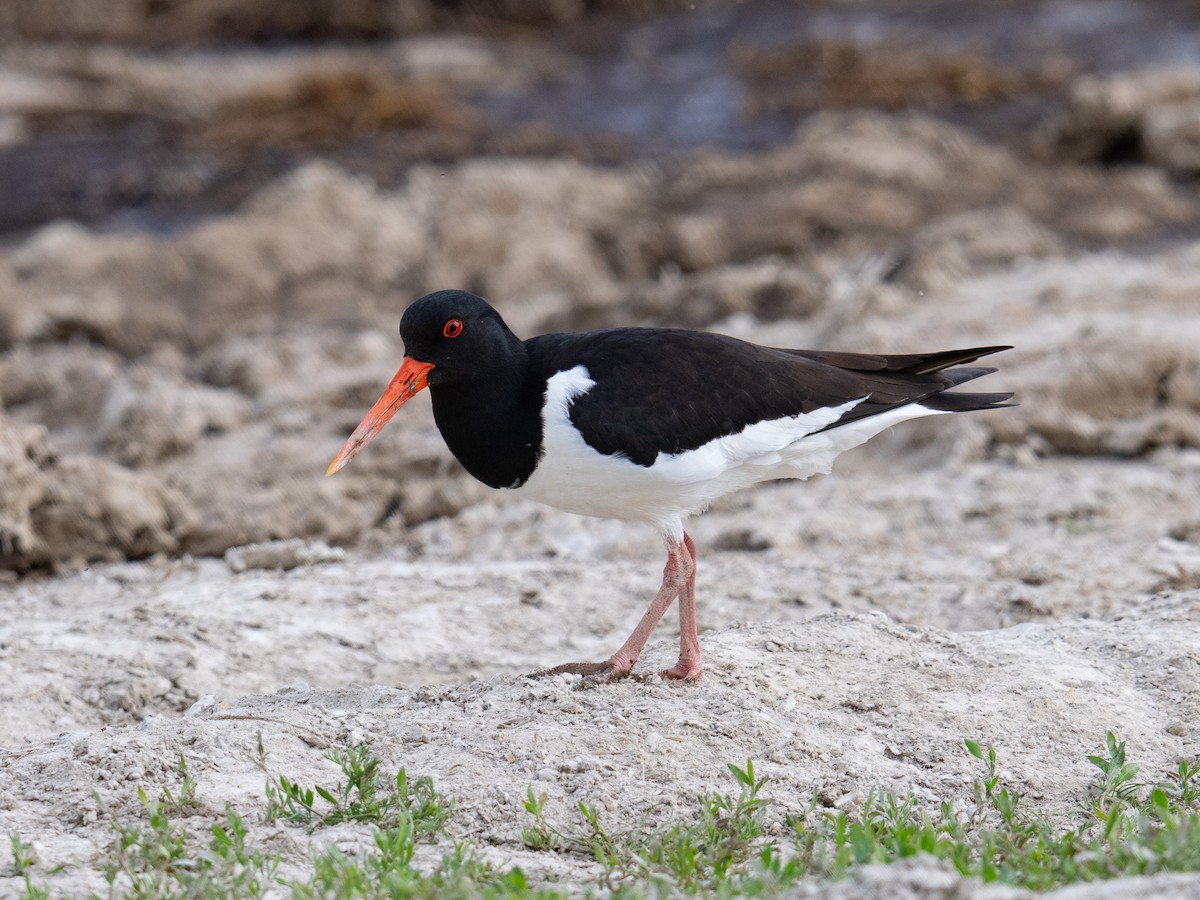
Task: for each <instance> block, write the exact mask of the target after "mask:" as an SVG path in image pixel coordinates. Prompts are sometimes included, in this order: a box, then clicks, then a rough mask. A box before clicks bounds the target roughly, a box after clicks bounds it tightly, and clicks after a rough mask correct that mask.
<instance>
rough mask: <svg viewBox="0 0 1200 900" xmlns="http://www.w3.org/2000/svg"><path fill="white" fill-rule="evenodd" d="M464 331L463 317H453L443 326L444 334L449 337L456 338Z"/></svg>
mask: <svg viewBox="0 0 1200 900" xmlns="http://www.w3.org/2000/svg"><path fill="white" fill-rule="evenodd" d="M462 333H463V323H462V319H451V320H450V321H449V322H447V323H446V324H445V325H443V326H442V334H444V335H445V336H446V337H448V338H456V337H458V336H459V335H460V334H462Z"/></svg>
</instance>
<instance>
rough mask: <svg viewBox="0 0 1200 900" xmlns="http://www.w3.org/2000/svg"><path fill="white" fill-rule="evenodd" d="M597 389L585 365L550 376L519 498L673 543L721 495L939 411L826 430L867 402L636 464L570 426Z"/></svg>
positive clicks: (895, 413)
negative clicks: (534, 462) (538, 447)
mask: <svg viewBox="0 0 1200 900" xmlns="http://www.w3.org/2000/svg"><path fill="white" fill-rule="evenodd" d="M595 384H596V382H594V381H593V380H592V379H591V377H590V375H589V374H588V371H587V369H586V368H585V367H584V366H581V365H580V366H576V367H575V368H573V369H570V370H569V371H566V372H559V373H558V374H556V375H554V376H553V377H551V378H550V380H549V382H548V383H547V385H546V400H545V403H544V404H543V406H542V429H543V434H542V457H541V459H540V460H539V462H538V466H537V468H536V469H535V470H534V472H533V475H531V476H530V477H529V479H528V480H527V481H526V482H525V484H523V485H522V486H521V487H520V488H517V489H516V492H517V493H518V494H519V495H520V496H522V497H527V498H529V499H531V500H537V501H538V502H540V503H545V504H546V505H548V506H553V507H556V508H557V509H562V510H566V511H567V512H573V513H578V514H580V515H585V516H600V517H603V518H611V519H625V520H628V521H637V522H648V523H650V524H651V525H654V526H655V527H657V528H658V529H660V530H661V531H662V532H663V533H664V534H666V535H668V536H671V537H674V538H675V539H676V540H680V539H682V537H683V522H684V520H685V519H686V518H687V517H689V516H692V515H695V514H697V513H700V512H702V511H703V510H704V509H706V508H707V507H708V505H709V504H710V503H712V502H713V501H714V500H716V499H717V498H718V497H720V496H722V495H723V494H727V493H729V492H731V491H736V490H740V489H741V488H745V487H749V486H751V485H753V484H758V483H759V482H761V481H773V480H775V479H778V478H808V477H809V476H812V475H817V474H821V473H825V472H828V471H829V470H830V468H831V467H832V466H833V461H834V459H836V458H837V456H838V455H839V454H841V453H842V452H844V451H846V450H849V449H850V448H851V447H857V446H858V445H859V444H861V443H863V442H864V441H866V440H868V439H870V438H872V437H874V436H875V435H877V434H879V432H881V431H883V430H884V429H885V428H888V427H890V426H892V425H895V424H896V423H897V422H903V421H905V420H907V419H915V418H918V417H920V416H928V415H935V414H937V413H939V412H941V411H940V410H932V409H926V408H925V407H923V406H921V405H919V404H917V403H910V404H908V405H907V406H901V407H899V408H897V409H893V410H891V411H889V412H886V413H881V414H880V415H877V416H869V417H867V418H865V419H860V420H858V421H856V422H851V423H849V424H847V425H843V426H841V427H839V428H834V429H831V430H829V431H821V429H822V428H825V427H826V426H827V425H831V424H833V423H834V422H836V421H837V420H838V419H840V418H841V417H842V416H844V415H845V414H846V413H847V412H849V411H850V410H851V409H853V408H854V407H855V406H857V405H858V404H859V403H861V402H862V401H863V400H864V399H866V398H865V397H864V398H859V399H857V400H851V401H849V402H848V403H843V404H842V405H841V406H836V407H828V408H825V409H818V410H815V411H814V412H811V413H803V414H801V415H798V416H788V417H786V418H782V419H771V420H770V421H766V422H756V423H754V424H752V425H747V426H746V427H745V428H744V429H742V430H741V431H740V432H738V433H737V434H731V435H727V436H726V437H721V438H716V439H715V440H712V441H709V442H708V443H707V444H705V445H704V446H702V447H698V448H696V449H695V450H686V451H684V452H683V453H677V454H668V453H660V454H659V455H658V458H657V459H655V461H654V463H653V465H650V466H639V465H637V464H636V463H633V462H630V461H629V460H628V459H625V458H623V457H619V456H606V455H604V454H602V453H598V452H596V451H595V450H593V449H592V448H591V447H590V446H588V444H587V442H586V441H584V439H583V435H581V434H580V433H579V431H578V430H577V429H576V428H575V426H574V425H573V424H572V422H571V419H570V407H571V404H572V402H574V400H575V398H576V397H579V396H581V395H583V394H586V393H587V392H588V391H589V390H591V389H592V387H594V386H595ZM816 432H820V433H819V434H818V433H816Z"/></svg>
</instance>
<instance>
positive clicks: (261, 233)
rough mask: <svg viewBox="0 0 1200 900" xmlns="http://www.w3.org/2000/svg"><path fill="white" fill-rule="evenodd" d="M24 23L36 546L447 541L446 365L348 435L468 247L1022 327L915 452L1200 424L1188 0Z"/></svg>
mask: <svg viewBox="0 0 1200 900" xmlns="http://www.w3.org/2000/svg"><path fill="white" fill-rule="evenodd" d="M0 41H2V43H0V569H3V570H6V571H7V572H8V573H9V577H15V576H13V575H12V573H28V572H40V571H47V570H51V571H53V570H59V569H63V568H67V569H69V568H72V567H77V566H80V565H83V564H86V563H87V562H88V561H92V560H120V559H141V558H145V557H149V556H154V555H156V554H164V555H166V556H167V557H169V558H176V557H179V556H181V555H184V554H192V555H196V556H204V555H214V554H222V553H224V552H225V551H226V550H227V549H228V548H230V547H235V546H238V545H242V544H247V543H251V542H256V541H264V540H271V539H277V538H304V539H309V540H311V539H320V540H322V541H327V542H330V543H331V544H335V545H348V546H358V547H360V548H362V549H364V550H367V551H372V550H378V549H380V548H382V547H385V546H392V545H399V546H401V547H402V548H403V547H404V546H405V542H406V541H407V542H409V543H408V545H407V547H408V550H409V551H410V552H412V553H414V554H418V553H420V552H423V549H424V548H422V546H420V545H419V544H414V543H412V542H413V541H419V540H420V538H419V537H412V536H411V535H410V529H411V528H412V527H413V526H416V525H419V524H421V523H424V522H429V521H431V520H438V519H445V518H447V517H452V516H455V515H456V514H458V513H460V512H461V511H462V510H464V509H466V508H468V507H470V506H472V505H473V504H475V503H476V502H477V501H478V500H480V499H481V498H482V497H483V496H484V492H483V489H482V488H480V487H479V486H477V485H475V484H474V483H473V482H471V481H470V480H469V479H467V478H466V477H465V476H463V475H462V473H461V472H460V471H459V470H458V469H457V467H456V466H455V465H454V464H453V462H452V461H451V460H450V459H449V456H448V454H447V453H446V451H445V450H444V448H442V446H441V444H440V439H439V438H438V437H437V434H436V432H435V431H434V430H433V428H432V425H431V417H430V416H429V413H428V409H427V407H423V406H418V405H417V404H414V405H413V407H414V408H413V409H412V410H406V416H407V418H408V423H409V424H407V425H405V426H403V432H402V434H401V436H398V437H397V438H396V439H395V440H391V441H379V442H376V444H374V445H373V446H372V448H371V452H370V453H367V454H364V455H363V456H362V457H360V459H359V460H357V461H356V462H355V464H354V465H353V466H352V467H351V468H350V469H348V470H347V471H346V473H344V474H343V475H341V476H339V478H337V479H332V480H326V479H324V478H322V477H320V476H321V473H322V472H323V469H324V466H325V464H326V463H327V462H328V460H329V458H330V457H331V456H332V455H333V453H334V452H335V451H336V450H337V449H338V447H339V446H340V444H341V441H342V440H343V439H344V437H345V435H346V434H347V433H348V432H349V431H350V430H351V429H352V428H353V426H354V425H355V424H356V423H357V421H358V419H359V418H360V416H361V415H362V413H363V412H364V411H365V410H366V409H367V407H368V406H369V405H370V403H371V402H373V400H374V399H375V397H376V396H377V394H378V392H379V390H380V388H381V387H382V386H383V385H384V384H385V383H386V382H387V380H388V378H389V377H390V376H391V374H392V373H393V371H394V370H395V367H396V366H397V365H398V362H399V359H400V355H401V350H400V345H399V341H398V339H397V338H396V334H395V329H396V323H397V321H398V318H399V315H400V313H401V312H402V310H403V308H404V307H405V306H406V305H407V303H408V302H410V300H411V299H413V298H415V297H417V296H419V295H421V294H423V293H426V292H428V291H431V290H435V289H440V288H447V287H460V288H466V289H469V290H472V291H476V292H479V293H481V294H483V295H485V296H486V297H488V298H489V299H490V300H492V301H493V302H494V304H495V305H496V306H497V307H498V308H499V309H500V310H501V311H502V312H503V313H504V315H505V316H506V318H507V319H508V320H509V322H510V324H511V325H512V326H513V328H514V330H516V331H517V332H518V334H521V335H522V336H528V335H530V334H533V333H536V332H540V331H547V330H561V329H578V328H588V327H596V326H604V325H612V324H652V323H667V324H674V325H685V326H690V327H704V328H715V329H718V330H722V331H726V332H728V333H733V334H738V335H741V336H745V337H749V338H752V339H755V340H763V341H768V342H774V343H778V344H787V345H792V346H806V345H807V346H824V347H829V348H839V349H850V350H872V349H880V350H882V349H890V350H893V351H910V352H911V351H915V350H927V349H935V345H936V346H940V345H942V344H945V345H947V346H949V345H955V344H964V345H966V344H971V343H976V342H978V343H1015V344H1017V345H1018V351H1017V352H1016V353H1015V354H1009V355H1007V357H1006V359H1005V361H1004V362H1002V363H1001V364H1002V365H1003V366H1005V369H1006V372H1005V378H1004V380H1003V383H1001V382H1000V380H994V381H993V383H992V384H990V385H989V387H988V388H987V389H992V390H997V389H1014V388H1015V389H1018V390H1020V391H1021V392H1022V396H1021V400H1022V404H1023V405H1022V407H1021V408H1020V409H1019V410H1016V411H1013V412H1012V413H1011V414H1007V415H1004V416H1000V415H994V416H989V417H984V418H985V421H984V420H972V421H971V422H970V423H969V424H968V423H962V424H959V423H955V425H954V426H953V427H952V428H950V430H949V431H948V432H945V434H947V435H948V437H944V438H942V440H944V441H946V442H948V443H945V444H943V445H941V446H942V448H943V449H942V450H940V451H939V452H938V454H934V455H933V456H930V454H929V450H928V446H929V445H928V441H929V440H931V439H930V438H928V434H929V432H928V431H927V430H923V429H922V427H920V426H914V427H913V428H912V429H910V430H909V431H908V432H905V435H906V436H902V437H899V438H896V439H895V440H894V441H893V443H891V444H885V446H884V448H883V450H882V451H874V452H885V453H888V454H890V455H892V456H895V454H897V453H901V455H902V456H903V454H905V453H907V454H909V456H908V457H907V458H910V459H911V460H913V462H912V464H913V465H917V464H919V463H921V462H928V461H929V460H930V459H933V458H935V457H937V456H939V455H940V454H943V453H944V452H946V451H945V448H946V447H952V448H953V453H954V454H957V457H958V458H960V459H994V460H1000V461H1006V462H1009V463H1015V464H1022V463H1028V462H1030V461H1031V460H1036V459H1042V458H1048V457H1056V456H1065V457H1071V458H1076V457H1094V456H1115V457H1119V458H1142V457H1146V456H1147V455H1148V454H1153V453H1156V452H1159V451H1160V450H1161V449H1162V448H1176V449H1179V448H1183V449H1189V448H1190V449H1194V448H1196V447H1198V446H1200V351H1198V350H1197V347H1198V346H1200V340H1197V338H1198V334H1197V328H1198V326H1197V319H1200V300H1198V299H1197V293H1196V289H1197V287H1200V274H1198V272H1200V244H1198V243H1197V241H1198V239H1200V218H1198V216H1197V211H1198V208H1200V207H1198V199H1200V191H1198V182H1197V180H1196V176H1197V173H1198V172H1200V8H1198V7H1197V5H1196V4H1194V3H1189V2H1182V0H994V2H990V3H987V4H967V3H961V2H954V0H946V2H941V0H924V2H919V0H891V2H868V0H842V2H838V0H827V2H804V3H801V2H776V0H761V2H760V0H745V2H734V0H724V2H722V0H710V2H702V0H697V2H694V3H692V2H680V0H493V2H484V0H458V2H453V0H447V2H437V0H288V2H279V0H6V2H5V3H4V4H3V5H2V6H0ZM938 424H939V427H941V428H943V430H945V428H946V426H945V425H944V423H938ZM393 427H396V426H395V425H393ZM864 452H869V451H864ZM923 453H924V454H925V455H922V454H923ZM1172 515H1174V514H1172ZM1198 522H1200V517H1197V518H1196V520H1195V521H1193V520H1191V519H1188V518H1187V517H1186V516H1185V515H1178V516H1175V518H1173V519H1171V520H1170V521H1167V522H1166V523H1165V524H1164V525H1163V526H1162V527H1163V529H1166V530H1169V531H1170V532H1171V534H1173V535H1175V537H1177V538H1178V539H1180V540H1186V539H1189V536H1191V537H1194V535H1196V534H1200V524H1197V523H1198ZM736 543H737V541H736V540H734V541H733V542H732V544H731V546H732V545H733V544H736ZM750 543H751V544H752V543H753V541H751V542H750ZM734 549H736V548H734Z"/></svg>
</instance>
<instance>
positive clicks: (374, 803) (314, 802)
mask: <svg viewBox="0 0 1200 900" xmlns="http://www.w3.org/2000/svg"><path fill="white" fill-rule="evenodd" d="M326 757H327V758H328V759H329V760H331V761H332V762H334V763H336V764H337V766H338V768H340V769H341V771H342V774H343V775H344V776H345V780H344V781H339V782H338V783H337V784H336V785H335V786H334V787H332V788H328V787H322V786H321V785H315V786H313V787H304V786H302V785H301V784H299V783H298V782H296V781H293V780H291V779H289V778H288V777H287V776H286V775H280V776H278V777H277V778H274V779H269V780H268V781H267V784H266V788H265V790H266V797H267V807H266V809H265V810H264V812H263V817H264V818H265V820H266V821H268V822H273V821H275V820H277V819H282V820H284V821H286V822H289V823H293V824H301V825H307V826H309V827H310V828H318V827H321V826H326V825H336V824H338V823H341V822H372V823H374V824H377V825H379V826H381V827H383V828H385V829H386V828H392V827H396V826H397V825H399V823H400V822H401V820H402V819H404V818H411V820H412V822H413V827H414V829H415V833H416V834H417V835H418V836H420V837H422V838H428V839H433V838H435V837H437V835H438V834H440V833H441V831H442V829H443V827H444V826H445V824H446V820H447V819H448V818H449V817H450V813H451V811H452V804H450V803H449V802H447V801H446V800H444V799H443V798H442V797H440V796H439V795H438V793H437V790H436V789H435V788H434V786H433V780H432V779H431V778H429V777H427V776H426V777H422V778H418V779H417V780H416V782H414V783H413V784H411V785H410V784H409V781H408V774H407V773H406V772H405V770H404V769H400V770H399V771H398V772H397V773H396V777H395V778H394V779H392V780H391V782H390V783H389V782H388V780H387V779H386V778H385V777H384V776H383V771H382V762H381V760H380V759H379V758H378V757H375V756H372V755H371V753H370V751H369V750H368V749H367V748H366V747H365V746H359V747H354V748H352V749H347V750H331V751H330V752H329V753H327V754H326ZM318 801H322V802H321V803H319V802H318Z"/></svg>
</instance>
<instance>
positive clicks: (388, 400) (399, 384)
mask: <svg viewBox="0 0 1200 900" xmlns="http://www.w3.org/2000/svg"><path fill="white" fill-rule="evenodd" d="M432 371H433V364H432V363H427V362H418V361H417V360H415V359H413V358H412V357H410V356H406V357H404V364H403V365H401V366H400V371H399V372H397V373H396V377H395V378H393V379H392V383H391V384H389V385H388V386H387V390H386V391H384V392H383V396H382V397H380V398H379V399H378V400H376V401H375V405H374V406H372V407H371V411H370V412H369V413H367V414H366V416H364V417H363V420H362V421H361V422H359V423H358V427H357V428H355V429H354V434H352V435H350V437H349V439H348V440H347V441H346V443H345V444H343V445H342V449H341V450H340V451H339V452H338V455H337V456H335V457H334V458H333V462H331V463H330V464H329V468H328V469H326V470H325V474H326V475H336V474H337V473H338V472H340V471H341V470H342V468H343V467H345V465H346V463H348V462H350V460H352V459H354V457H356V456H357V455H358V451H359V450H361V449H362V448H363V447H365V446H366V445H367V443H368V442H369V441H370V440H371V438H373V437H375V435H377V434H379V432H380V429H382V428H383V426H384V425H386V424H387V423H388V420H389V419H390V418H391V417H392V416H394V415H395V414H396V410H398V409H399V408H400V407H402V406H403V405H404V404H405V403H407V402H408V401H409V400H411V399H412V398H413V397H415V396H416V395H417V394H418V393H420V392H421V391H422V390H423V389H424V388H425V386H426V385H427V384H428V383H429V373H430V372H432Z"/></svg>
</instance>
